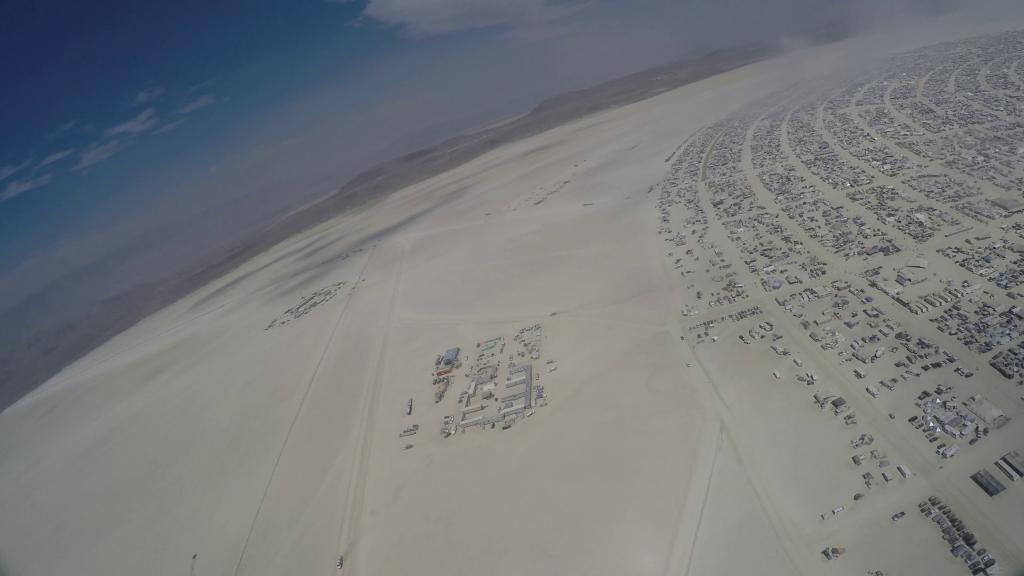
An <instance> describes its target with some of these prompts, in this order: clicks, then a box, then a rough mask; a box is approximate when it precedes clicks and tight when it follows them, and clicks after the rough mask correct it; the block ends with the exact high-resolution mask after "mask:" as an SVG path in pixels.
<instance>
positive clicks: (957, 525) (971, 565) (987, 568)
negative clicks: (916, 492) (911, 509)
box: [917, 496, 999, 576]
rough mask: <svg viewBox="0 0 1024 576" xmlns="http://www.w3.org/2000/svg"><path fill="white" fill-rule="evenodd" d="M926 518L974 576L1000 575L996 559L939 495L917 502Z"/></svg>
mask: <svg viewBox="0 0 1024 576" xmlns="http://www.w3.org/2000/svg"><path fill="white" fill-rule="evenodd" d="M917 509H918V510H920V511H921V514H923V515H924V517H925V518H928V519H930V520H931V521H932V522H934V523H935V525H936V526H937V527H938V528H939V530H940V531H941V532H942V539H943V540H945V541H946V543H947V544H949V553H950V554H952V555H953V556H954V557H956V558H959V559H961V560H963V562H964V565H965V566H966V567H967V569H968V570H969V571H970V572H969V573H970V574H971V575H972V576H995V575H996V574H999V564H998V562H996V559H995V558H993V557H992V555H991V554H989V553H988V550H986V549H985V548H983V547H982V546H981V545H980V544H979V543H978V538H977V537H976V536H975V535H974V533H973V532H972V531H971V530H970V528H968V527H967V525H966V524H965V523H964V521H963V520H961V519H960V517H959V516H957V515H956V513H954V512H953V511H952V510H951V509H950V508H949V506H948V505H946V504H944V503H943V502H942V499H941V498H939V497H938V496H929V497H928V499H927V500H923V501H922V502H921V503H920V504H918V505H917Z"/></svg>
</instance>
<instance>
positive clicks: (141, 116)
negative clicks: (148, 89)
mask: <svg viewBox="0 0 1024 576" xmlns="http://www.w3.org/2000/svg"><path fill="white" fill-rule="evenodd" d="M156 123H157V120H156V109H155V108H146V109H145V110H143V111H142V112H139V113H138V114H137V115H136V116H135V117H134V118H132V119H131V120H128V121H127V122H122V123H121V124H118V125H117V126H111V127H110V128H107V136H117V135H118V134H138V133H140V132H145V131H146V130H149V129H150V128H152V127H153V126H155V125H156Z"/></svg>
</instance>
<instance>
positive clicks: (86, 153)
mask: <svg viewBox="0 0 1024 576" xmlns="http://www.w3.org/2000/svg"><path fill="white" fill-rule="evenodd" d="M121 148H123V146H122V145H121V142H120V141H118V140H111V141H109V142H97V143H96V144H93V145H92V146H89V147H88V148H86V149H85V150H83V151H82V154H81V155H80V156H79V157H78V164H76V165H75V167H74V168H72V170H83V169H85V168H88V167H89V166H92V165H93V164H98V163H99V162H102V161H104V160H106V159H107V158H110V157H111V156H113V155H114V154H117V153H118V152H120V151H121Z"/></svg>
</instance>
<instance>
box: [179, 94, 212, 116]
mask: <svg viewBox="0 0 1024 576" xmlns="http://www.w3.org/2000/svg"><path fill="white" fill-rule="evenodd" d="M216 102H217V97H216V96H214V95H213V94H203V95H202V96H200V97H198V98H196V99H194V100H190V101H188V102H186V103H185V105H184V106H182V107H181V108H179V109H178V113H179V114H191V113H192V112H195V111H196V110H199V109H201V108H206V107H207V106H209V105H211V104H214V103H216Z"/></svg>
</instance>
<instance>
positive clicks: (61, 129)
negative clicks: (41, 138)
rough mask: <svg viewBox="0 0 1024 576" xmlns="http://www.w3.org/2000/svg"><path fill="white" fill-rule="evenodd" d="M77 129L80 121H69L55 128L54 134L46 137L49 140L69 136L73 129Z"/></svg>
mask: <svg viewBox="0 0 1024 576" xmlns="http://www.w3.org/2000/svg"><path fill="white" fill-rule="evenodd" d="M77 127H78V120H69V121H67V122H65V123H64V124H61V125H60V126H58V127H56V128H54V129H53V131H52V132H50V133H49V134H47V135H46V137H47V138H56V137H58V136H63V135H65V134H67V133H68V132H70V131H71V130H73V129H75V128H77Z"/></svg>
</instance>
